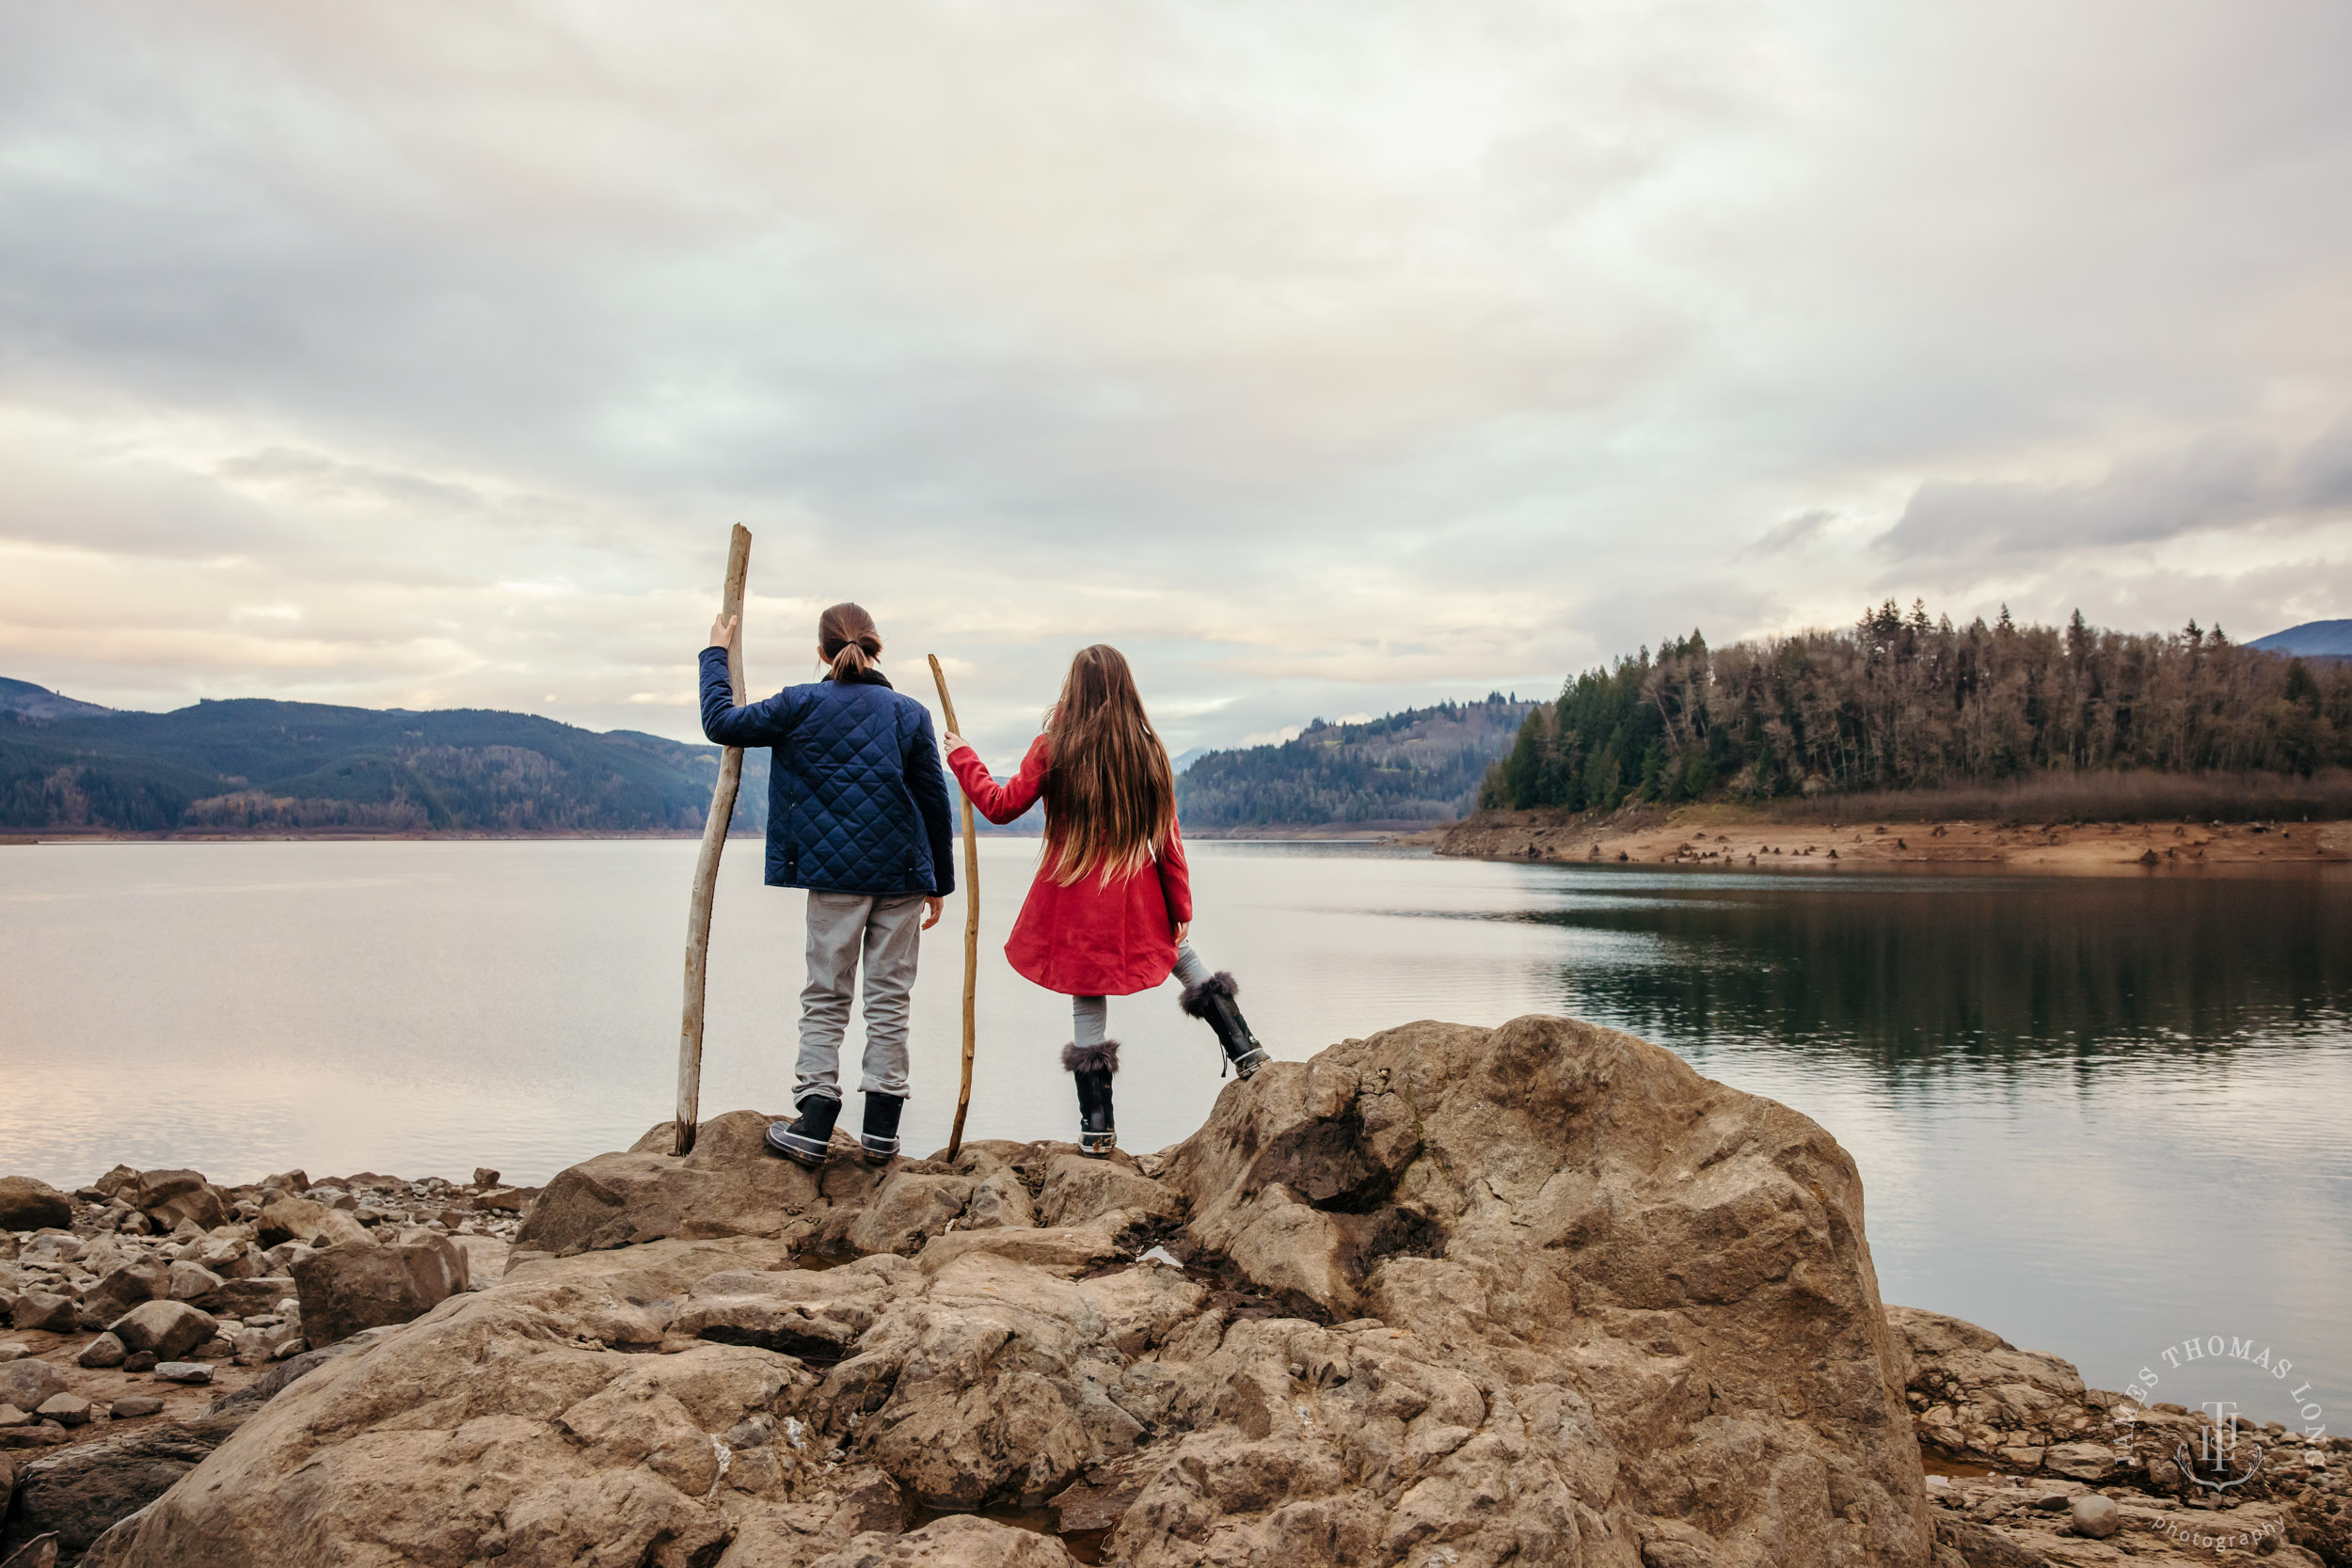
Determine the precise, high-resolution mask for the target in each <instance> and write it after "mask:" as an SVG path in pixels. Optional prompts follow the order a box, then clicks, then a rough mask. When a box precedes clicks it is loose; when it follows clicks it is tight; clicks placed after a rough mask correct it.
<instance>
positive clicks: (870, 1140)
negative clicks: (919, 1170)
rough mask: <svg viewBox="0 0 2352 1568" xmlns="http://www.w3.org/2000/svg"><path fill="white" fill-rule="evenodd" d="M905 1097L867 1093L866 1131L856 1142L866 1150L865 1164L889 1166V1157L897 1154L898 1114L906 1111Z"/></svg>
mask: <svg viewBox="0 0 2352 1568" xmlns="http://www.w3.org/2000/svg"><path fill="white" fill-rule="evenodd" d="M906 1103H907V1100H906V1096H904V1095H902V1094H875V1093H873V1092H872V1091H871V1090H868V1091H867V1093H866V1131H865V1132H861V1133H859V1134H858V1140H857V1141H858V1145H859V1147H860V1148H864V1149H865V1150H866V1164H869V1165H886V1164H890V1160H891V1156H893V1155H895V1154H897V1153H898V1113H899V1112H900V1111H902V1110H904V1109H906Z"/></svg>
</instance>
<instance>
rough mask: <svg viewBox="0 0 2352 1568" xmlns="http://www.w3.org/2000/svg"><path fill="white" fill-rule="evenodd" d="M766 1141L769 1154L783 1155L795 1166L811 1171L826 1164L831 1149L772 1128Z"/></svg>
mask: <svg viewBox="0 0 2352 1568" xmlns="http://www.w3.org/2000/svg"><path fill="white" fill-rule="evenodd" d="M764 1141H765V1142H766V1144H767V1146H768V1152H769V1153H771V1154H781V1155H783V1156H784V1157H785V1158H786V1159H787V1160H789V1161H791V1162H792V1163H793V1164H796V1165H806V1166H807V1167H808V1168H809V1169H811V1170H815V1169H816V1168H817V1167H818V1166H819V1165H821V1164H824V1163H825V1152H826V1150H827V1148H829V1147H830V1146H829V1145H826V1144H820V1143H816V1142H814V1141H812V1140H810V1139H807V1138H803V1137H799V1136H796V1135H795V1134H793V1133H790V1132H777V1131H776V1130H775V1129H774V1128H772V1127H771V1128H770V1129H769V1130H768V1136H767V1138H766V1139H765V1140H764Z"/></svg>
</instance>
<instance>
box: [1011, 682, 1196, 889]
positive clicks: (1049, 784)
mask: <svg viewBox="0 0 2352 1568" xmlns="http://www.w3.org/2000/svg"><path fill="white" fill-rule="evenodd" d="M1045 736H1046V746H1047V752H1046V755H1047V760H1048V766H1047V768H1046V771H1045V791H1044V794H1045V837H1046V845H1045V854H1046V863H1047V864H1048V865H1049V866H1051V867H1052V869H1053V873H1054V879H1055V880H1056V881H1057V882H1059V883H1060V884H1061V885H1063V886H1064V887H1067V886H1069V885H1070V884H1071V883H1073V882H1076V881H1079V880H1082V879H1085V878H1088V877H1090V876H1095V875H1098V874H1099V875H1101V876H1103V877H1104V878H1105V879H1107V878H1109V877H1112V876H1124V875H1126V874H1127V873H1129V872H1133V871H1136V870H1140V869H1141V868H1142V867H1143V866H1145V865H1147V864H1149V863H1151V862H1152V859H1153V857H1154V856H1156V855H1157V854H1158V853H1159V849H1160V847H1161V846H1162V845H1163V844H1165V843H1167V842H1168V831H1169V829H1170V828H1172V827H1173V826H1174V825H1175V821H1176V774H1175V770H1174V769H1173V768H1170V767H1169V766H1168V748H1167V747H1165V746H1163V745H1162V744H1160V737H1159V735H1158V733H1157V732H1156V731H1154V730H1153V729H1152V721H1151V720H1150V719H1149V718H1148V717H1146V716H1145V714H1144V711H1143V698H1142V697H1141V696H1140V695H1138V694H1137V693H1136V678H1135V675H1134V674H1133V673H1131V672H1130V671H1129V670H1128V668H1127V660H1126V659H1125V658H1124V657H1121V656H1120V652H1119V650H1118V649H1117V648H1114V647H1112V646H1110V645H1109V644H1108V643H1106V642H1097V643H1096V644H1095V645H1094V646H1093V647H1091V648H1082V649H1080V650H1079V652H1078V657H1075V658H1073V659H1072V660H1071V661H1070V674H1069V676H1068V677H1067V678H1066V679H1064V680H1063V682H1062V688H1061V698H1060V700H1059V701H1057V702H1056V703H1055V705H1054V709H1053V711H1052V712H1051V713H1048V714H1047V715H1046V716H1045Z"/></svg>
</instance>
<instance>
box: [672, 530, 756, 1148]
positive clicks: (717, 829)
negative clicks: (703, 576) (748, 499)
mask: <svg viewBox="0 0 2352 1568" xmlns="http://www.w3.org/2000/svg"><path fill="white" fill-rule="evenodd" d="M751 566H752V531H751V530H750V529H747V528H745V527H744V526H743V525H742V524H741V523H738V524H736V525H735V532H734V534H733V536H732V537H731V538H730V539H729V540H728V543H727V580H726V585H725V586H724V587H723V588H722V589H721V590H720V592H719V616H720V619H722V620H724V619H726V618H727V617H729V616H733V617H734V618H735V637H734V639H733V641H730V642H729V643H728V644H727V684H728V685H729V686H731V687H733V688H734V690H735V695H734V699H733V700H734V703H735V705H736V706H737V707H741V706H742V705H743V578H744V575H745V574H746V573H747V572H749V571H750V570H751ZM742 783H743V748H742V747H740V746H729V747H728V748H726V749H725V750H724V751H723V752H720V753H719V782H718V784H715V785H714V786H712V788H711V791H710V815H709V816H707V817H705V818H704V819H703V848H702V853H701V854H700V855H698V856H696V857H695V860H694V897H693V901H692V902H691V904H689V905H688V906H687V911H686V1017H685V1020H684V1022H681V1023H680V1024H679V1025H678V1036H677V1120H676V1121H675V1123H674V1124H673V1127H674V1130H675V1136H674V1137H673V1139H672V1142H671V1146H670V1152H671V1153H672V1154H691V1153H692V1152H693V1149H694V1124H695V1123H696V1121H697V1120H699V1119H700V1117H701V1115H702V1099H703V989H704V986H703V982H704V980H705V978H706V975H705V966H706V965H707V962H708V960H709V958H710V899H711V895H712V894H713V893H714V892H716V891H717V889H718V886H719V853H720V851H721V850H723V849H724V848H725V847H727V826H728V824H729V823H731V822H733V821H734V820H735V796H736V791H737V790H738V789H739V788H740V787H741V786H742Z"/></svg>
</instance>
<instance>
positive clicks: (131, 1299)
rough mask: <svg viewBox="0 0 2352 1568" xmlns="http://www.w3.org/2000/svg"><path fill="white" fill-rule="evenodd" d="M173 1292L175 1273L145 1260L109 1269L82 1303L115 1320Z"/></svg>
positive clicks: (107, 1320)
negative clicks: (173, 1276)
mask: <svg viewBox="0 0 2352 1568" xmlns="http://www.w3.org/2000/svg"><path fill="white" fill-rule="evenodd" d="M170 1294H171V1274H170V1271H169V1270H168V1269H167V1268H166V1267H165V1265H163V1264H161V1263H157V1262H153V1261H151V1260H148V1259H138V1260H136V1261H134V1262H129V1263H124V1264H121V1265H120V1266H119V1267H117V1268H113V1269H110V1270H108V1271H107V1272H106V1273H105V1274H103V1275H100V1276H99V1280H98V1283H97V1284H95V1285H93V1286H91V1287H90V1290H89V1293H88V1294H87V1295H86V1296H84V1297H83V1298H82V1305H83V1306H85V1307H88V1308H89V1309H90V1310H91V1311H93V1312H95V1313H96V1314H97V1315H98V1319H99V1321H100V1322H101V1323H112V1322H114V1321H115V1319H117V1318H119V1317H120V1316H122V1314H124V1313H125V1312H128V1311H129V1310H131V1308H132V1307H136V1306H137V1305H138V1304H139V1303H141V1302H143V1301H153V1300H155V1299H157V1298H158V1297H167V1296H169V1295H170Z"/></svg>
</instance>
